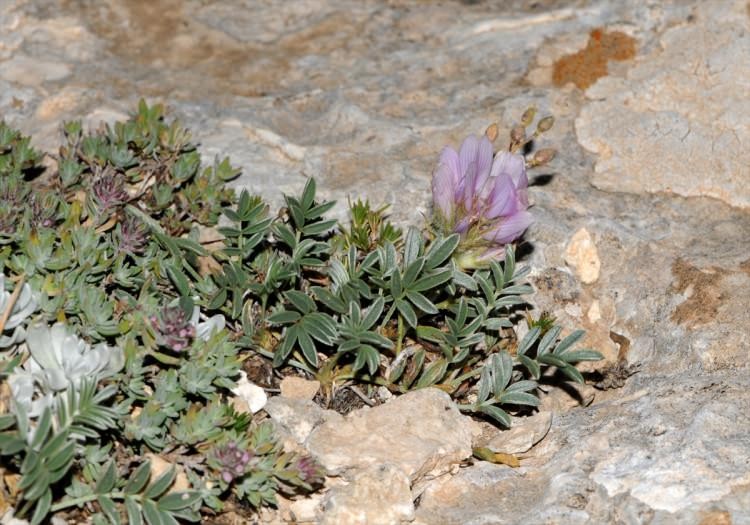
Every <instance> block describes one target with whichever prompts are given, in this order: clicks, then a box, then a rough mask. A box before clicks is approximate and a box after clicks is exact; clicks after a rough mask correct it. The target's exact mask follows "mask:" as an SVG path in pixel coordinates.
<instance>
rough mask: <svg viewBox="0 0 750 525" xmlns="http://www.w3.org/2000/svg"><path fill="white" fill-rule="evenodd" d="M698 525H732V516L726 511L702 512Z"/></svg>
mask: <svg viewBox="0 0 750 525" xmlns="http://www.w3.org/2000/svg"><path fill="white" fill-rule="evenodd" d="M698 525H732V516H731V515H730V514H729V512H727V511H726V510H712V511H709V512H704V513H703V519H701V522H700V523H699V524H698Z"/></svg>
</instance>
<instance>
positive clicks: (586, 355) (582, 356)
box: [557, 349, 604, 363]
mask: <svg viewBox="0 0 750 525" xmlns="http://www.w3.org/2000/svg"><path fill="white" fill-rule="evenodd" d="M557 357H559V358H561V359H564V360H565V361H567V362H568V363H578V362H579V361H599V360H601V359H604V356H603V355H602V354H600V353H599V352H597V351H596V350H588V349H581V350H570V351H568V352H564V353H562V354H557Z"/></svg>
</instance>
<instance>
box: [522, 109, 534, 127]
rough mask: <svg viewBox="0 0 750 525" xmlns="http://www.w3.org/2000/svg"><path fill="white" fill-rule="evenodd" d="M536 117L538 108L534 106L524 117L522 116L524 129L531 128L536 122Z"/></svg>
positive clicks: (525, 112) (524, 113)
mask: <svg viewBox="0 0 750 525" xmlns="http://www.w3.org/2000/svg"><path fill="white" fill-rule="evenodd" d="M535 116H536V108H535V107H534V106H531V107H530V108H528V109H527V110H526V111H524V112H523V115H521V125H522V126H523V127H528V126H531V123H532V122H533V121H534V117H535Z"/></svg>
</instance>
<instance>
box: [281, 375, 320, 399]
mask: <svg viewBox="0 0 750 525" xmlns="http://www.w3.org/2000/svg"><path fill="white" fill-rule="evenodd" d="M279 386H280V388H281V395H282V396H283V397H286V398H288V399H303V400H305V399H307V400H312V398H314V397H315V394H317V393H318V390H320V381H310V380H308V379H305V378H304V377H297V376H289V377H285V378H284V379H282V380H281V384H280V385H279Z"/></svg>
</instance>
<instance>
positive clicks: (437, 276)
mask: <svg viewBox="0 0 750 525" xmlns="http://www.w3.org/2000/svg"><path fill="white" fill-rule="evenodd" d="M452 276H453V272H452V271H451V269H450V268H443V269H441V270H436V271H434V272H430V273H429V274H427V275H424V276H422V277H421V278H420V279H418V280H417V281H415V282H414V284H412V285H411V286H409V289H410V290H412V291H415V292H425V291H427V290H432V289H433V288H436V287H438V286H440V285H441V284H443V283H446V282H448V281H450V280H451V277H452Z"/></svg>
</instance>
